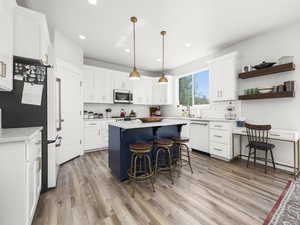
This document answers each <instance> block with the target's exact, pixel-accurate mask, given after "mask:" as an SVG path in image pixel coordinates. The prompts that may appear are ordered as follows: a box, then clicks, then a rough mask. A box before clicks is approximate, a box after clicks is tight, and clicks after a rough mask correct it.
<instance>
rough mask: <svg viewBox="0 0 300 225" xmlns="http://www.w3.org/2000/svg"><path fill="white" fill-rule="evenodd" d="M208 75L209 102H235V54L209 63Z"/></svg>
mask: <svg viewBox="0 0 300 225" xmlns="http://www.w3.org/2000/svg"><path fill="white" fill-rule="evenodd" d="M209 74H210V99H211V101H227V100H236V82H237V72H236V53H232V54H229V55H226V56H222V57H220V58H218V59H216V60H214V61H213V62H211V63H210V66H209Z"/></svg>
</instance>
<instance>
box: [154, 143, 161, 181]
mask: <svg viewBox="0 0 300 225" xmlns="http://www.w3.org/2000/svg"><path fill="white" fill-rule="evenodd" d="M160 151H161V149H159V148H157V149H156V157H155V167H154V176H155V178H154V179H156V177H157V174H158V159H159V153H160Z"/></svg>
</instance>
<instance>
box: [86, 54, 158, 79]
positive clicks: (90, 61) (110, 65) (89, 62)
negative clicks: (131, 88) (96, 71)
mask: <svg viewBox="0 0 300 225" xmlns="http://www.w3.org/2000/svg"><path fill="white" fill-rule="evenodd" d="M84 64H85V65H89V66H95V67H101V68H106V69H111V70H117V71H121V72H128V74H129V73H130V72H131V71H132V68H131V67H128V66H123V65H118V64H113V63H108V62H104V61H101V60H96V59H91V58H84ZM138 70H139V72H140V73H141V74H142V75H144V76H150V77H153V76H158V74H156V73H154V72H151V71H147V70H141V69H138Z"/></svg>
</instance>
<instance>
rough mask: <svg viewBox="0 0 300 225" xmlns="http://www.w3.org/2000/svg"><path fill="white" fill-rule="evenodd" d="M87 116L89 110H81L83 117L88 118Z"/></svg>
mask: <svg viewBox="0 0 300 225" xmlns="http://www.w3.org/2000/svg"><path fill="white" fill-rule="evenodd" d="M88 118H89V112H88V111H86V110H85V111H83V119H88Z"/></svg>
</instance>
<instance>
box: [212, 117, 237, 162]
mask: <svg viewBox="0 0 300 225" xmlns="http://www.w3.org/2000/svg"><path fill="white" fill-rule="evenodd" d="M232 128H233V123H232V122H210V124H209V151H210V155H211V156H212V157H216V158H220V159H224V160H227V161H229V160H231V159H232Z"/></svg>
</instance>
